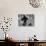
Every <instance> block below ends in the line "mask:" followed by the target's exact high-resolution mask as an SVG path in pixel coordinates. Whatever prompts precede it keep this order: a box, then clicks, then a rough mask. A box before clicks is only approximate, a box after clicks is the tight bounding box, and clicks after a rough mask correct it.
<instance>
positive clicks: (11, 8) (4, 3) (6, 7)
mask: <svg viewBox="0 0 46 46" xmlns="http://www.w3.org/2000/svg"><path fill="white" fill-rule="evenodd" d="M45 12H46V8H44V7H40V8H33V7H31V6H30V4H29V1H28V0H0V16H1V17H3V16H6V17H13V22H12V26H11V29H10V31H8V33H10V34H11V35H12V36H13V37H15V38H16V39H17V40H27V39H29V37H32V36H33V35H34V34H36V35H37V38H38V39H39V40H44V39H45V37H44V33H45V32H44V30H45V28H44V27H45V21H44V20H45V16H44V15H46V13H45ZM32 13H33V14H34V16H35V26H34V27H19V26H18V17H17V16H18V14H32ZM1 32H2V31H1ZM0 34H1V33H0ZM1 35H2V34H1ZM0 39H2V36H0Z"/></svg>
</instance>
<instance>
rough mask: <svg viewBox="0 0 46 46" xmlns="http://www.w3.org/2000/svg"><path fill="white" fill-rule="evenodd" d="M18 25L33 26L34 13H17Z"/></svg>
mask: <svg viewBox="0 0 46 46" xmlns="http://www.w3.org/2000/svg"><path fill="white" fill-rule="evenodd" d="M18 25H19V26H34V14H18Z"/></svg>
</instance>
